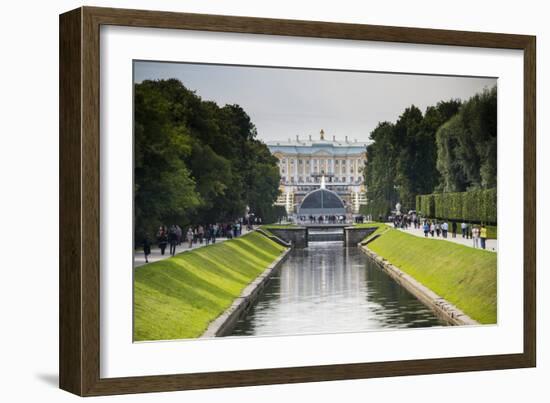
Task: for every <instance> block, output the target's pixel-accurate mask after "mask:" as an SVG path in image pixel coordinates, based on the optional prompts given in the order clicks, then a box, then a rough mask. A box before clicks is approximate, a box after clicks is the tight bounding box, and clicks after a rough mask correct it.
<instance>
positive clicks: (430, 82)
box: [134, 62, 496, 141]
mask: <svg viewBox="0 0 550 403" xmlns="http://www.w3.org/2000/svg"><path fill="white" fill-rule="evenodd" d="M163 78H177V79H179V80H180V81H181V82H182V83H183V85H185V86H186V87H187V88H189V89H191V90H193V91H195V92H196V93H197V95H199V96H200V97H202V99H204V100H211V101H215V102H216V103H218V104H219V105H225V104H239V105H240V106H241V107H242V108H243V109H244V110H245V111H246V112H247V113H248V114H249V115H250V117H251V119H252V122H253V123H254V124H255V125H256V128H257V129H258V137H259V138H260V139H262V140H264V141H269V140H281V141H286V140H288V139H289V138H292V139H295V137H296V135H299V136H300V137H302V138H306V137H307V136H308V135H313V136H314V138H317V137H318V135H319V131H320V130H321V129H324V131H325V133H326V136H327V138H330V139H331V138H332V136H336V138H337V139H343V138H344V136H348V137H349V138H350V139H357V140H358V141H367V140H368V138H369V134H370V132H371V131H372V130H373V129H374V128H375V127H376V125H377V124H378V122H381V121H391V122H394V121H395V120H396V119H397V118H398V117H399V115H400V114H401V113H402V112H403V110H404V109H405V108H406V107H408V106H410V105H411V104H414V105H416V106H418V107H419V108H420V109H421V110H422V112H424V111H425V109H426V107H427V106H430V105H435V104H436V103H437V102H439V101H441V100H449V99H451V98H459V99H462V100H466V99H468V98H469V97H471V96H472V95H474V94H475V93H476V92H479V91H481V90H483V88H485V87H490V86H493V85H495V84H496V79H494V78H472V77H447V76H421V75H407V74H385V73H370V72H342V71H327V70H300V69H283V68H269V67H243V66H222V65H201V64H186V63H158V62H135V64H134V80H135V82H141V81H143V80H145V79H163Z"/></svg>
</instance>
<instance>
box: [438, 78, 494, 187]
mask: <svg viewBox="0 0 550 403" xmlns="http://www.w3.org/2000/svg"><path fill="white" fill-rule="evenodd" d="M437 150H438V151H437V168H438V170H439V172H440V174H441V190H442V191H445V192H462V191H466V190H473V189H489V188H494V187H496V185H497V175H496V173H497V89H496V87H493V88H491V89H486V90H484V91H483V92H482V93H480V94H476V95H475V96H474V97H472V98H470V99H469V100H468V101H467V102H465V103H464V104H463V105H462V107H461V108H460V110H459V112H458V114H457V115H456V116H455V117H454V118H453V119H451V120H449V121H448V122H447V123H446V124H445V125H443V126H442V127H441V128H440V129H439V130H438V132H437Z"/></svg>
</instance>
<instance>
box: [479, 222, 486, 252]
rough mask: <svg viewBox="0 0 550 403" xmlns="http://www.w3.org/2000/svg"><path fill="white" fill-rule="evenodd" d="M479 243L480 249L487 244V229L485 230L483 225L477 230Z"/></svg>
mask: <svg viewBox="0 0 550 403" xmlns="http://www.w3.org/2000/svg"><path fill="white" fill-rule="evenodd" d="M479 241H480V244H481V249H485V245H486V242H487V228H485V225H481V229H480V230H479Z"/></svg>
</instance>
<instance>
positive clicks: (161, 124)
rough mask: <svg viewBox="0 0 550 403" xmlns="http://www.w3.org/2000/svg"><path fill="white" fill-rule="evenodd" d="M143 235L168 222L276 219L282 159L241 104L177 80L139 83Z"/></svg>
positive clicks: (137, 171) (137, 182) (138, 227)
mask: <svg viewBox="0 0 550 403" xmlns="http://www.w3.org/2000/svg"><path fill="white" fill-rule="evenodd" d="M134 102H135V104H134V116H135V135H134V186H135V187H134V201H135V205H134V208H135V234H136V237H137V239H141V238H142V237H143V236H145V234H152V233H154V231H155V229H156V228H157V227H158V226H159V225H160V224H168V225H169V224H172V223H177V224H180V225H186V224H188V223H203V224H205V223H213V222H219V221H231V220H234V219H236V218H239V217H242V216H243V214H244V213H245V209H246V206H249V207H250V210H251V212H253V213H255V214H256V215H257V216H260V217H263V216H273V215H274V214H275V213H274V211H273V202H274V200H275V199H276V198H277V195H278V192H279V191H278V185H279V171H278V169H277V165H276V163H277V161H276V158H275V157H273V156H272V155H271V153H270V152H269V149H268V148H267V146H266V145H265V144H264V143H262V142H261V141H259V140H257V139H256V129H255V127H254V125H253V123H252V122H251V120H250V117H249V116H248V115H247V114H246V112H245V111H244V110H243V109H242V108H241V107H240V106H238V105H225V106H223V107H220V106H218V105H217V104H216V103H214V102H210V101H204V100H202V99H201V98H200V97H199V96H198V95H196V94H195V93H194V92H193V91H190V90H188V89H187V88H185V87H184V86H183V85H182V83H181V82H180V81H178V80H175V79H170V80H159V81H148V80H147V81H143V82H142V83H139V84H135V98H134Z"/></svg>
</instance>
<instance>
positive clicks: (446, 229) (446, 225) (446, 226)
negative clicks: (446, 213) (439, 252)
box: [441, 221, 449, 239]
mask: <svg viewBox="0 0 550 403" xmlns="http://www.w3.org/2000/svg"><path fill="white" fill-rule="evenodd" d="M441 231H443V238H445V239H447V234H448V233H449V223H447V221H443V224H441Z"/></svg>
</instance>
